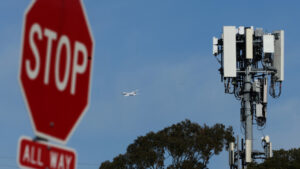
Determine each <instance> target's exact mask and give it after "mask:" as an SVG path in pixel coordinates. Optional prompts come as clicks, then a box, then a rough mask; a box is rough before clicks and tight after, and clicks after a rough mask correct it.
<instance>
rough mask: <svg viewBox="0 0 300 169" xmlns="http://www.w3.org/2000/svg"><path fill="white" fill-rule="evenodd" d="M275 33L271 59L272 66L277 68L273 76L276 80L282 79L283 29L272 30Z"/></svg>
mask: <svg viewBox="0 0 300 169" xmlns="http://www.w3.org/2000/svg"><path fill="white" fill-rule="evenodd" d="M273 34H275V36H276V38H275V53H274V59H273V66H274V67H275V68H276V69H277V73H276V74H275V76H276V77H277V78H278V80H277V81H283V80H284V31H283V30H280V31H274V32H273Z"/></svg>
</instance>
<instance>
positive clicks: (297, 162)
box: [248, 148, 300, 169]
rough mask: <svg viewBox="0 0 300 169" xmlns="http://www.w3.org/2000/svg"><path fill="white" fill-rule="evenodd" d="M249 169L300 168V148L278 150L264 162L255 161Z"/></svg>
mask: <svg viewBox="0 0 300 169" xmlns="http://www.w3.org/2000/svg"><path fill="white" fill-rule="evenodd" d="M248 168H249V169H296V168H300V148H298V149H295V148H294V149H290V150H283V149H280V150H276V151H274V156H273V157H272V158H269V159H266V160H265V161H264V162H263V163H261V164H257V163H253V164H251V165H250V166H249V167H248Z"/></svg>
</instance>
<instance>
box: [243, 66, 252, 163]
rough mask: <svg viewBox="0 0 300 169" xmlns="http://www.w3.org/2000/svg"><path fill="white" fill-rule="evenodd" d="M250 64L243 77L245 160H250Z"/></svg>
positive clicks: (247, 161) (248, 161)
mask: <svg viewBox="0 0 300 169" xmlns="http://www.w3.org/2000/svg"><path fill="white" fill-rule="evenodd" d="M250 72H251V65H248V66H247V69H246V75H245V79H244V93H243V94H244V96H243V100H242V101H243V102H244V104H243V105H244V112H245V162H246V163H250V162H252V113H251V96H250V92H251V74H250Z"/></svg>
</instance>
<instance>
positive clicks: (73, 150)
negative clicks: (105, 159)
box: [16, 136, 78, 169]
mask: <svg viewBox="0 0 300 169" xmlns="http://www.w3.org/2000/svg"><path fill="white" fill-rule="evenodd" d="M22 139H27V140H31V141H33V139H32V138H30V137H28V136H21V137H20V138H19V140H18V146H17V158H16V160H17V164H18V166H19V167H20V168H23V169H35V168H28V167H24V166H22V165H21V164H20V163H19V156H20V151H19V150H20V148H21V147H20V145H21V140H22ZM38 143H39V144H44V145H47V146H53V147H58V148H61V149H63V150H67V151H71V152H73V153H74V154H75V159H74V160H75V162H74V164H75V165H74V168H77V159H78V154H77V152H76V150H75V149H72V148H69V147H65V146H61V145H57V144H52V143H49V142H46V141H42V140H41V141H38Z"/></svg>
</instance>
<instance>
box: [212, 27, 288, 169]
mask: <svg viewBox="0 0 300 169" xmlns="http://www.w3.org/2000/svg"><path fill="white" fill-rule="evenodd" d="M219 54H220V57H218V55H219ZM213 55H214V56H215V57H216V59H217V60H218V62H219V63H220V65H221V68H220V69H219V71H220V74H221V81H222V82H224V87H225V93H228V94H233V95H234V96H235V98H236V99H237V100H240V101H241V110H240V117H241V125H242V128H243V130H244V131H245V136H244V138H242V139H241V148H240V147H239V145H238V143H239V139H237V141H236V143H230V145H229V165H230V168H231V169H238V168H240V165H241V166H242V168H243V169H245V168H247V165H248V164H249V163H251V162H253V161H255V159H265V158H269V157H272V156H273V154H272V143H271V142H270V138H269V136H265V137H263V138H262V144H263V149H264V151H263V152H260V151H254V150H253V149H252V148H253V142H252V141H253V125H257V126H258V127H259V128H263V127H264V126H265V124H266V121H267V103H268V99H267V96H268V95H267V94H268V91H269V94H270V95H271V96H272V97H273V98H278V97H279V96H280V94H281V84H282V81H283V80H284V31H283V30H279V31H273V32H272V33H267V32H264V31H263V29H262V28H256V29H255V30H254V28H253V26H251V27H244V26H240V27H238V28H236V27H235V26H224V27H223V34H222V37H221V38H220V39H218V38H216V37H213ZM268 84H270V85H269V90H268ZM254 120H255V121H256V123H255V124H254Z"/></svg>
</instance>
